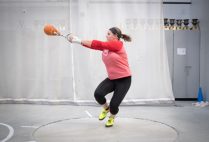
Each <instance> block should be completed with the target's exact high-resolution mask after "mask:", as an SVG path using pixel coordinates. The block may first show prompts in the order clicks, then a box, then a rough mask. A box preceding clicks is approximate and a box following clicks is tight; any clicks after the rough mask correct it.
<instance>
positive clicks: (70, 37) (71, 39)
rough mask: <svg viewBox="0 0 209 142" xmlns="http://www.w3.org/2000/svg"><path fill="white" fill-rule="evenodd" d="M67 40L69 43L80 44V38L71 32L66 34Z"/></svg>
mask: <svg viewBox="0 0 209 142" xmlns="http://www.w3.org/2000/svg"><path fill="white" fill-rule="evenodd" d="M67 40H68V41H69V42H71V43H77V44H81V39H80V38H78V37H77V36H74V35H73V34H70V35H68V36H67Z"/></svg>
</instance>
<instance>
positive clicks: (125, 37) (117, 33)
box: [109, 27, 131, 42]
mask: <svg viewBox="0 0 209 142" xmlns="http://www.w3.org/2000/svg"><path fill="white" fill-rule="evenodd" d="M109 30H110V31H111V32H112V33H113V34H115V35H117V37H118V39H119V40H120V38H122V39H123V40H124V41H128V42H131V37H130V36H128V35H126V34H122V32H121V30H120V29H119V28H117V27H112V28H110V29H109Z"/></svg>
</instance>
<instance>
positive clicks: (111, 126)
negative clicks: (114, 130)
mask: <svg viewBox="0 0 209 142" xmlns="http://www.w3.org/2000/svg"><path fill="white" fill-rule="evenodd" d="M112 126H113V125H105V127H112Z"/></svg>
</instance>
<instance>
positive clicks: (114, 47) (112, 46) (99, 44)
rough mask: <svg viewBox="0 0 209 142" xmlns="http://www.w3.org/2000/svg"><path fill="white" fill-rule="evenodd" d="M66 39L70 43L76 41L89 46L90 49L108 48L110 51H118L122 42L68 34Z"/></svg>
mask: <svg viewBox="0 0 209 142" xmlns="http://www.w3.org/2000/svg"><path fill="white" fill-rule="evenodd" d="M68 40H69V41H70V42H71V43H78V44H81V45H83V46H85V47H88V48H91V49H95V50H105V49H107V50H110V51H119V50H120V49H121V48H122V46H123V43H122V42H121V41H106V42H103V41H99V40H80V39H79V38H78V37H76V36H73V35H71V36H69V37H68Z"/></svg>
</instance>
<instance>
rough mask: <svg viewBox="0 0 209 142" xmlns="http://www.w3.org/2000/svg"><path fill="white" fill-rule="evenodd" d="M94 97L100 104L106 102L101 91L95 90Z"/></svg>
mask: <svg viewBox="0 0 209 142" xmlns="http://www.w3.org/2000/svg"><path fill="white" fill-rule="evenodd" d="M94 98H95V99H96V101H97V102H98V103H99V104H101V105H102V104H105V103H106V99H105V97H104V94H103V93H102V92H101V91H99V90H95V92H94Z"/></svg>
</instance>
